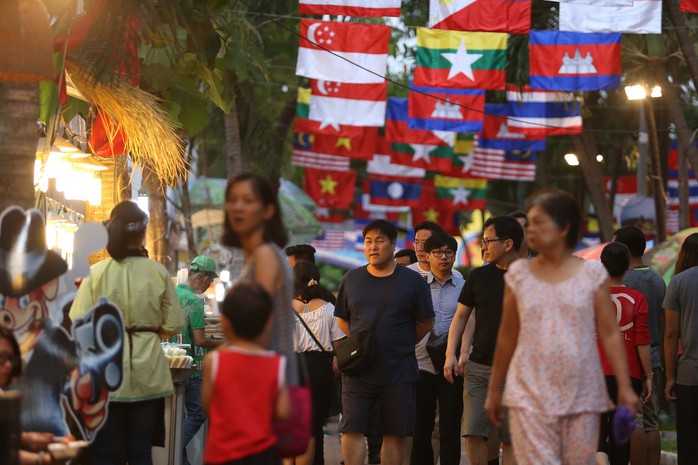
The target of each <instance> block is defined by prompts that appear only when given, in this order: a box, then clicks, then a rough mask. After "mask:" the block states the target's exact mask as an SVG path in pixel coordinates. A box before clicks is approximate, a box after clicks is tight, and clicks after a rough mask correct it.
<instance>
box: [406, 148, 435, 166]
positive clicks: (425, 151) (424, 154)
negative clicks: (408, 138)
mask: <svg viewBox="0 0 698 465" xmlns="http://www.w3.org/2000/svg"><path fill="white" fill-rule="evenodd" d="M410 147H412V150H414V155H412V163H415V162H418V161H419V160H424V163H426V164H429V163H431V159H430V158H429V153H431V151H432V150H434V149H435V148H436V147H437V146H436V145H422V144H410Z"/></svg>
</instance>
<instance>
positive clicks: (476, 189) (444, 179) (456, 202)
mask: <svg viewBox="0 0 698 465" xmlns="http://www.w3.org/2000/svg"><path fill="white" fill-rule="evenodd" d="M434 188H435V189H436V201H437V204H438V205H440V206H441V207H444V208H448V207H452V208H454V209H456V210H483V209H485V207H486V204H487V201H486V200H485V196H486V194H487V181H486V180H484V179H461V178H452V177H449V176H440V175H436V176H434Z"/></svg>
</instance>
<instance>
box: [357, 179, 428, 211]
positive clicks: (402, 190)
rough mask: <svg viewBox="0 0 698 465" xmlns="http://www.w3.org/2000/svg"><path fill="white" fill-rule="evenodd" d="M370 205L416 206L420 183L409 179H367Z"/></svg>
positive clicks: (420, 188)
mask: <svg viewBox="0 0 698 465" xmlns="http://www.w3.org/2000/svg"><path fill="white" fill-rule="evenodd" d="M369 193H370V198H371V203H373V204H376V205H393V206H417V205H419V203H420V198H421V195H422V181H421V180H415V179H410V178H398V177H388V176H372V177H371V178H369Z"/></svg>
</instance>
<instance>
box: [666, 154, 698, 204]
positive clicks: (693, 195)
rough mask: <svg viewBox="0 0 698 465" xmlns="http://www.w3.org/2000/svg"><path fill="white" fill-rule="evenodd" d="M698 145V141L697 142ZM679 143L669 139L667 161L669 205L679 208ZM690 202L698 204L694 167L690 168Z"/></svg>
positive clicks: (697, 181)
mask: <svg viewBox="0 0 698 465" xmlns="http://www.w3.org/2000/svg"><path fill="white" fill-rule="evenodd" d="M695 145H696V146H698V142H696V143H695ZM679 150H680V149H679V143H678V141H676V140H670V141H669V157H668V158H669V160H668V163H667V167H668V171H667V206H668V208H669V209H678V208H679V203H680V200H679V199H680V195H679V169H680V168H679ZM688 204H689V205H690V206H692V207H694V206H697V205H698V180H696V172H695V170H694V169H693V168H691V167H689V169H688Z"/></svg>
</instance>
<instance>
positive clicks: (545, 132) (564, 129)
mask: <svg viewBox="0 0 698 465" xmlns="http://www.w3.org/2000/svg"><path fill="white" fill-rule="evenodd" d="M507 107H508V108H507V115H508V117H507V128H508V129H509V131H511V132H518V133H522V134H525V135H526V136H527V137H529V138H531V139H540V138H544V137H546V136H557V135H563V134H580V133H581V132H582V104H581V102H580V101H579V99H578V98H577V97H575V96H574V94H572V93H571V92H550V91H544V90H533V91H532V90H530V89H528V88H523V89H521V90H518V89H516V88H513V87H510V88H508V89H507Z"/></svg>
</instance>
